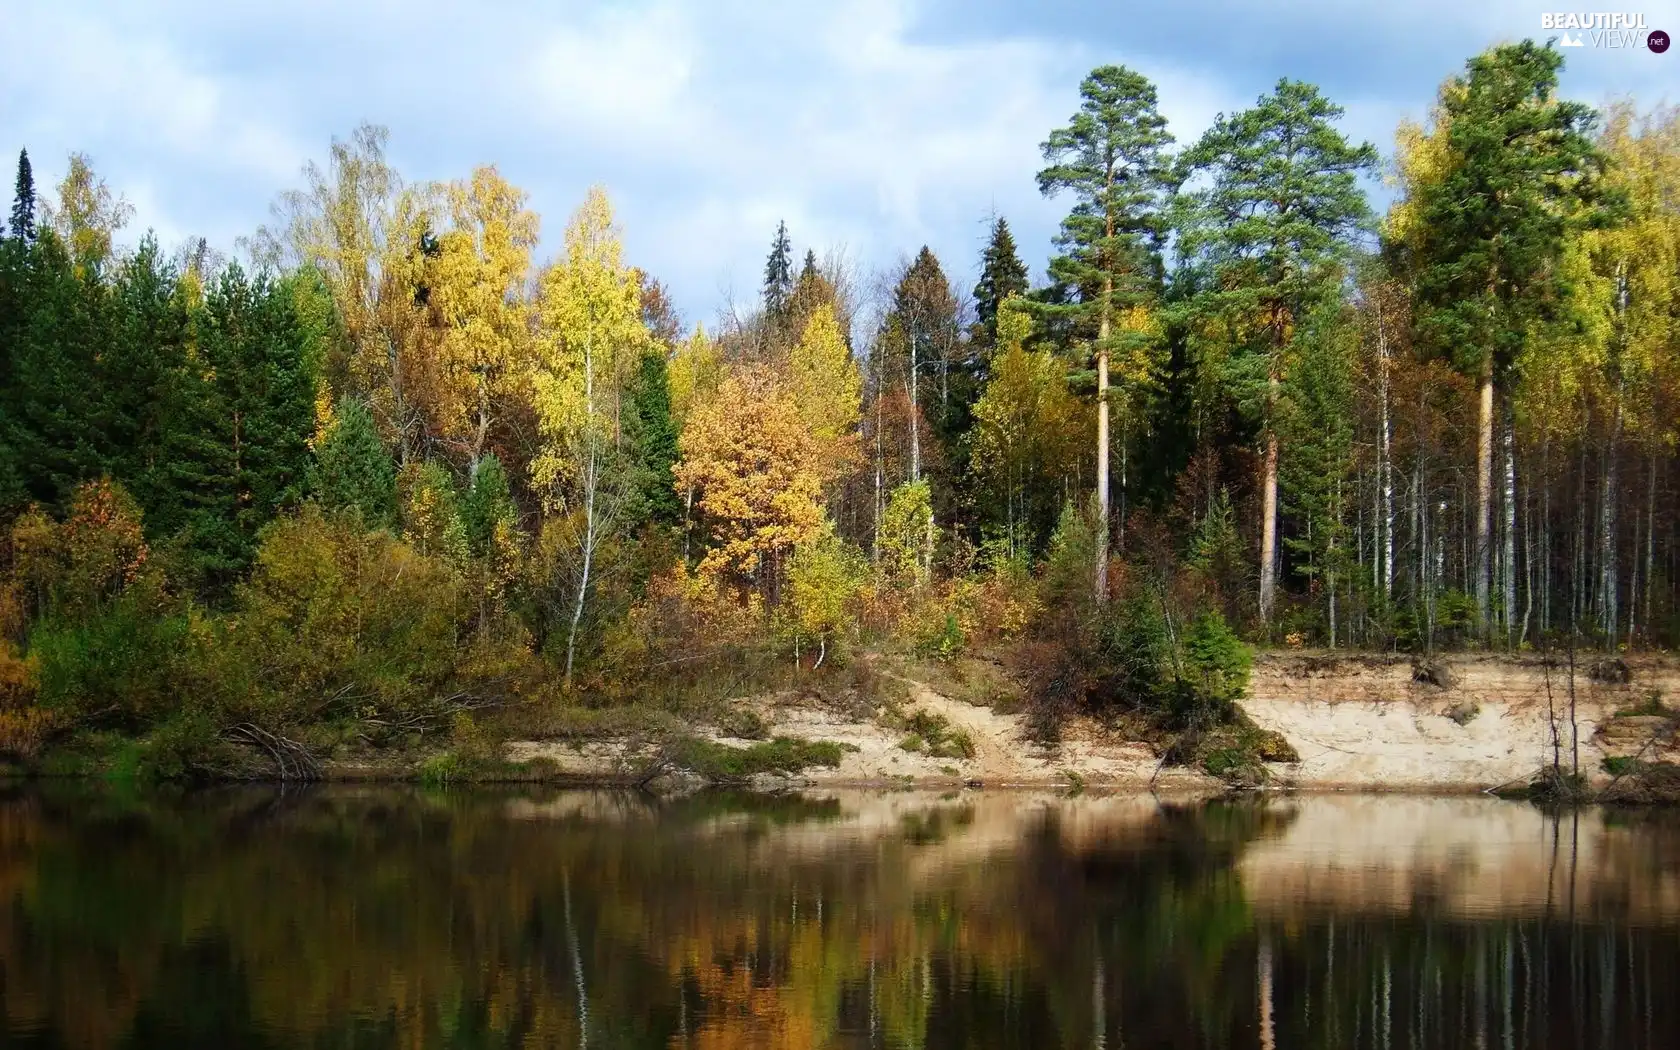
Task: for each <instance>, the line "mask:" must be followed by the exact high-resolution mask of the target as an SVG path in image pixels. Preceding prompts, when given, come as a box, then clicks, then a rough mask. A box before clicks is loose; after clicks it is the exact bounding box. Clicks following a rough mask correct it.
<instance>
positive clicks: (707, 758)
mask: <svg viewBox="0 0 1680 1050" xmlns="http://www.w3.org/2000/svg"><path fill="white" fill-rule="evenodd" d="M851 750H856V748H855V747H852V746H851V745H849V744H837V743H835V742H833V741H830V740H803V739H800V738H798V737H786V736H779V737H776V738H775V739H774V740H766V741H762V742H760V743H756V744H753V745H751V746H749V747H730V746H728V745H727V744H719V743H716V742H715V741H711V740H702V739H700V738H698V737H684V738H682V739H680V740H676V741H673V742H671V743H670V744H668V745H667V746H666V748H665V759H666V761H667V762H668V763H669V764H670V765H671V766H673V767H674V768H676V769H681V770H686V771H688V772H690V773H694V774H696V775H698V776H702V777H705V778H706V779H707V780H713V781H718V782H722V783H730V782H739V781H744V780H750V779H752V778H753V777H755V776H757V775H759V774H762V773H769V774H777V775H781V776H793V775H794V774H796V773H800V772H803V771H804V770H806V769H808V768H810V767H811V766H824V767H827V768H829V769H834V768H837V767H838V766H839V765H840V760H841V759H842V758H843V757H845V754H846V752H847V751H851Z"/></svg>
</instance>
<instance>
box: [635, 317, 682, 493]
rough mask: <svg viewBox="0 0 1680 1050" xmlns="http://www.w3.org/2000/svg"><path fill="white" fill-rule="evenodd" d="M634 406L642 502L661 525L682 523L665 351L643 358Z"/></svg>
mask: <svg viewBox="0 0 1680 1050" xmlns="http://www.w3.org/2000/svg"><path fill="white" fill-rule="evenodd" d="M632 404H633V406H634V408H635V412H636V421H637V424H638V426H637V438H638V446H639V447H638V458H639V460H640V467H641V469H640V479H639V482H640V483H639V487H640V489H641V494H642V499H643V502H644V505H645V507H646V511H647V515H648V518H649V519H650V520H652V521H655V522H658V523H659V524H661V525H676V524H678V523H679V522H681V521H682V514H683V506H682V500H680V499H679V498H678V497H677V489H676V482H675V481H674V480H673V479H672V476H671V468H672V466H673V465H675V463H676V462H677V426H676V423H675V422H674V421H673V420H672V419H671V382H670V374H669V366H668V365H667V363H666V361H665V353H664V350H663V348H660V347H655V348H654V349H652V350H650V351H649V352H647V353H645V354H643V355H642V370H641V375H640V377H639V382H638V383H637V385H636V389H635V392H634V393H633V395H632Z"/></svg>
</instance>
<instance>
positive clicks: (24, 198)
mask: <svg viewBox="0 0 1680 1050" xmlns="http://www.w3.org/2000/svg"><path fill="white" fill-rule="evenodd" d="M13 189H14V193H13V196H12V217H11V222H10V223H8V224H7V227H6V232H7V234H8V235H9V236H10V237H11V238H12V239H14V240H18V241H22V242H23V243H25V244H28V243H31V242H33V241H34V240H35V171H34V169H33V168H32V167H31V166H30V163H29V151H28V150H26V149H20V150H18V162H17V180H16V181H15V182H14V183H13Z"/></svg>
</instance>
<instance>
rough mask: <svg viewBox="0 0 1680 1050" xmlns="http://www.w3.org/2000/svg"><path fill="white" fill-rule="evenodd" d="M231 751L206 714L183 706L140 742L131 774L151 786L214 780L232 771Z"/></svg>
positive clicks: (195, 708)
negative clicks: (163, 783) (152, 784)
mask: <svg viewBox="0 0 1680 1050" xmlns="http://www.w3.org/2000/svg"><path fill="white" fill-rule="evenodd" d="M231 752H232V749H231V748H230V747H229V746H228V744H227V743H226V741H224V740H223V739H222V737H221V734H220V732H219V731H218V730H217V728H216V723H215V722H214V721H213V720H212V719H211V717H210V716H209V715H208V714H206V713H205V712H204V711H202V710H200V709H199V708H197V707H184V708H182V709H181V710H179V711H177V712H175V713H174V714H173V715H171V716H170V717H169V718H168V719H166V720H165V721H164V722H162V723H161V724H160V725H159V726H158V727H157V728H156V729H154V730H153V731H152V732H151V733H150V734H149V735H148V736H147V737H146V738H145V740H144V741H142V743H141V746H140V748H139V753H138V761H137V763H136V765H135V766H134V770H133V773H134V777H135V779H137V780H141V781H146V782H150V783H162V782H166V781H170V782H175V781H185V782H199V781H206V780H213V779H216V778H218V777H222V776H225V775H227V773H228V772H230V770H231V769H232V768H233V765H234V763H233V759H232V755H231Z"/></svg>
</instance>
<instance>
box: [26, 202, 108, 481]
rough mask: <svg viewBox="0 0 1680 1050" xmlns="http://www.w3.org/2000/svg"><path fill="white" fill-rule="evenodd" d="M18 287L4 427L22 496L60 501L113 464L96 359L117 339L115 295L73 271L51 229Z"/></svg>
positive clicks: (31, 257) (30, 258)
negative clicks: (104, 437) (104, 434)
mask: <svg viewBox="0 0 1680 1050" xmlns="http://www.w3.org/2000/svg"><path fill="white" fill-rule="evenodd" d="M8 243H12V244H15V243H17V242H16V241H10V242H8ZM21 287H22V290H23V291H22V303H21V310H20V317H19V319H18V320H19V323H18V324H17V326H16V329H15V333H14V338H12V339H11V340H9V342H10V345H9V347H8V352H9V358H10V360H9V362H8V365H7V367H8V370H9V372H10V375H9V376H8V377H7V378H8V383H7V384H6V389H4V390H3V391H0V397H3V398H4V399H5V401H4V403H3V407H4V410H5V411H4V412H3V413H0V416H3V418H0V426H3V427H4V428H5V429H6V431H7V444H8V445H9V446H10V450H11V458H12V461H13V463H14V465H15V470H16V475H15V478H14V481H15V482H16V483H18V484H20V485H21V487H22V489H23V493H24V495H25V497H27V499H29V500H36V501H40V502H41V503H44V504H46V505H48V506H50V507H62V506H64V505H65V503H66V501H67V500H68V499H69V496H70V492H71V490H72V489H74V488H75V486H76V485H77V484H79V483H80V482H83V481H87V480H90V479H93V478H97V477H99V476H100V475H101V474H103V473H105V471H106V470H107V469H108V467H109V460H108V458H107V452H108V450H107V449H106V448H104V447H103V444H104V443H103V442H102V441H101V439H100V428H99V417H100V404H101V402H102V400H103V399H102V396H101V394H100V381H99V364H98V362H99V355H100V353H101V352H102V350H103V349H104V348H105V347H107V346H109V345H110V343H111V341H112V332H111V316H110V315H111V304H110V295H109V290H108V289H107V288H106V286H105V285H104V284H103V283H101V282H100V281H98V280H97V279H93V278H88V279H84V278H83V277H81V276H78V275H77V274H76V272H75V269H74V266H73V265H72V263H71V261H70V258H69V256H68V255H67V254H66V253H65V251H64V246H63V244H62V243H61V242H60V241H59V240H58V238H56V237H54V236H52V235H51V234H50V233H46V234H43V235H42V236H41V237H40V238H39V240H38V241H37V243H36V244H35V246H34V248H33V249H32V250H30V251H29V252H28V258H27V262H26V263H25V265H24V271H23V275H22V279H21Z"/></svg>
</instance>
